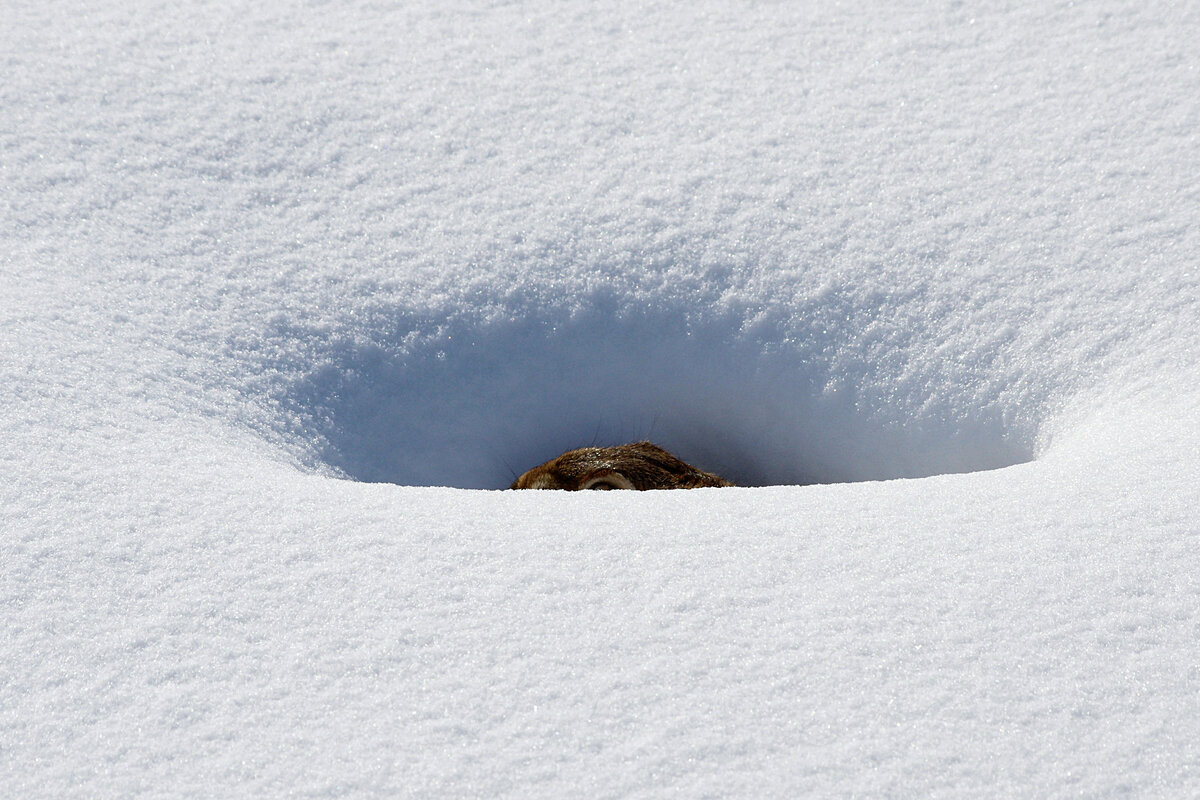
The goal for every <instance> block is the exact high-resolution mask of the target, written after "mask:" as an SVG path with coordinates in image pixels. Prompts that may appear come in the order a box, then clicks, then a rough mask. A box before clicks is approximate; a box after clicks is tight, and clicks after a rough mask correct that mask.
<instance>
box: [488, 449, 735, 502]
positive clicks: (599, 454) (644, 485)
mask: <svg viewBox="0 0 1200 800" xmlns="http://www.w3.org/2000/svg"><path fill="white" fill-rule="evenodd" d="M709 486H733V484H732V483H730V482H729V481H727V480H725V479H724V478H722V477H719V476H717V475H714V474H712V473H711V472H705V471H704V470H700V469H696V468H695V467H693V466H692V465H691V464H687V463H685V462H683V461H680V460H679V459H678V458H676V457H675V456H673V455H671V454H670V453H668V452H667V451H666V450H663V449H662V448H661V447H659V446H658V445H655V444H651V443H650V442H634V443H633V444H623V445H619V446H617V447H581V448H579V449H578V450H571V451H569V452H566V453H563V454H562V455H561V456H559V457H558V458H555V459H553V460H551V461H547V462H546V463H545V464H542V465H540V466H537V467H534V468H533V469H531V470H529V471H528V472H526V473H525V474H524V475H522V476H521V477H519V478H517V479H516V480H515V481H513V484H512V486H510V487H508V488H510V489H566V490H568V491H577V490H581V489H699V488H702V487H709Z"/></svg>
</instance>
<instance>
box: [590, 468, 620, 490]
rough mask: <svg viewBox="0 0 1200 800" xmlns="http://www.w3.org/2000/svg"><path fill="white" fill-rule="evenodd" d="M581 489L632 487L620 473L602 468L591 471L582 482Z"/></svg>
mask: <svg viewBox="0 0 1200 800" xmlns="http://www.w3.org/2000/svg"><path fill="white" fill-rule="evenodd" d="M579 488H580V489H581V490H582V489H632V488H633V484H632V483H630V482H629V479H628V478H626V477H625V476H624V475H622V474H621V473H619V472H617V471H616V470H613V469H602V470H597V471H596V472H593V473H592V474H591V475H589V476H588V477H587V480H585V481H584V482H583V483H582V484H580V485H579Z"/></svg>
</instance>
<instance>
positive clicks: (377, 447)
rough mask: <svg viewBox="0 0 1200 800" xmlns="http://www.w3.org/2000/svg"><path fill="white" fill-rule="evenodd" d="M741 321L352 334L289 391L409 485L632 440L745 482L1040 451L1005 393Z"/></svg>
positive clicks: (946, 466) (984, 461)
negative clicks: (915, 390) (354, 339)
mask: <svg viewBox="0 0 1200 800" xmlns="http://www.w3.org/2000/svg"><path fill="white" fill-rule="evenodd" d="M451 327H453V326H451ZM736 330H737V329H736V326H733V327H731V326H727V325H726V326H723V325H712V326H708V327H706V328H697V327H694V326H689V324H687V323H685V322H683V321H671V320H664V319H655V318H652V317H651V316H649V315H643V316H641V317H639V318H637V319H624V320H615V319H611V318H610V319H608V320H601V319H593V320H585V321H580V320H575V321H573V322H566V323H563V324H550V323H545V322H539V323H520V324H518V323H511V322H510V323H505V324H491V325H481V326H468V325H461V326H457V329H456V330H454V331H452V332H446V331H445V330H443V332H442V333H441V334H440V335H439V336H437V337H430V338H429V339H428V340H426V341H425V342H423V343H420V344H415V345H414V344H411V341H409V342H408V343H405V340H404V339H403V337H399V336H398V337H396V340H395V344H394V345H388V344H375V345H371V346H367V347H363V346H361V345H360V346H355V347H349V346H347V347H345V348H343V349H342V350H341V351H340V352H334V353H332V354H331V358H330V361H329V362H328V363H327V366H325V367H323V368H322V369H320V370H318V371H316V372H314V373H313V374H311V375H310V376H309V377H308V378H306V379H305V380H304V381H302V382H301V384H300V385H298V386H296V387H294V392H293V393H292V400H293V402H295V403H298V404H299V405H300V406H301V411H302V413H303V414H304V416H306V417H307V418H309V419H310V420H312V425H313V427H314V428H315V434H316V438H317V439H318V440H319V442H320V443H319V445H318V451H319V456H318V457H319V458H320V459H321V460H322V461H323V462H325V463H327V464H329V465H330V466H333V467H334V468H336V469H337V470H339V471H341V472H344V473H345V474H346V475H348V476H349V477H351V478H353V479H356V480H362V481H371V482H390V483H397V484H403V485H424V486H455V487H462V488H502V487H506V486H508V484H509V483H510V482H511V481H512V480H513V477H514V476H515V475H516V474H518V473H520V472H523V471H524V470H526V469H529V468H530V467H532V466H535V465H536V464H539V463H541V462H543V461H545V460H547V459H550V458H553V457H554V456H557V455H559V454H560V453H562V452H564V451H566V450H569V449H572V448H575V447H582V446H585V445H592V444H596V445H609V444H620V443H624V442H630V441H636V440H639V439H650V440H652V441H654V442H656V443H658V444H660V445H662V446H663V447H666V448H667V449H668V450H671V451H672V452H674V453H676V454H677V455H678V456H680V457H681V458H683V459H684V460H686V461H689V462H691V463H693V464H695V465H697V466H699V467H702V468H704V469H707V470H711V471H714V472H717V473H719V474H721V475H723V476H725V477H727V478H729V479H731V480H733V481H735V482H737V483H738V484H740V485H745V486H762V485H775V484H811V483H834V482H844V481H862V480H878V479H888V478H899V477H923V476H928V475H933V474H939V473H950V472H970V471H976V470H984V469H993V468H998V467H1003V466H1007V465H1011V464H1014V463H1019V462H1022V461H1026V460H1029V459H1030V458H1031V456H1032V445H1031V443H1030V442H1029V441H1028V437H1022V436H1020V435H1017V434H1015V433H1014V432H1013V431H1012V430H1010V429H1009V428H1008V427H1007V426H1006V424H1005V421H1004V412H1003V409H1002V408H1000V407H998V406H997V404H995V403H989V404H986V405H985V404H983V403H982V402H979V403H975V404H973V403H972V402H963V401H957V402H956V401H954V400H953V397H954V396H958V397H962V396H967V397H977V396H978V393H975V394H972V393H971V392H960V393H959V394H958V395H946V398H949V399H946V398H943V399H940V400H938V399H936V398H934V399H932V400H931V399H930V398H928V397H927V398H924V399H922V398H913V397H911V396H905V395H903V394H902V393H899V392H894V393H891V394H888V393H886V392H880V391H878V386H874V388H872V389H871V390H870V391H864V390H863V387H864V385H867V384H870V383H871V381H872V380H876V381H877V382H878V378H873V377H872V376H873V375H874V373H873V372H872V366H871V365H870V364H860V365H859V366H841V367H839V366H838V364H837V363H830V361H829V360H827V359H826V360H822V359H820V358H819V357H814V356H813V355H812V353H811V352H810V353H806V352H804V351H802V350H801V349H800V348H790V347H788V346H786V345H785V344H781V345H771V344H770V343H766V344H764V343H763V342H762V341H761V340H757V341H756V340H753V339H752V338H749V337H739V336H737V335H736ZM412 338H413V337H411V336H410V337H408V339H409V340H411V339H412ZM914 409H917V410H914Z"/></svg>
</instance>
